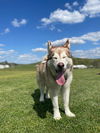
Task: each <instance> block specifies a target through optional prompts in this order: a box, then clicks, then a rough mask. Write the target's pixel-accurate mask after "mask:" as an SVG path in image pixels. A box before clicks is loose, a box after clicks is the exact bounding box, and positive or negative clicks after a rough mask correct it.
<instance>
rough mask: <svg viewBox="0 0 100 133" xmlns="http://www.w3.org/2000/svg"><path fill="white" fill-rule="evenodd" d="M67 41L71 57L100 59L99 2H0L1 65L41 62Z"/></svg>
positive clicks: (69, 0)
mask: <svg viewBox="0 0 100 133" xmlns="http://www.w3.org/2000/svg"><path fill="white" fill-rule="evenodd" d="M67 38H69V39H70V42H71V51H72V55H73V56H75V57H80V58H100V0H81V1H80V0H0V62H2V61H5V60H7V61H9V62H15V63H33V62H37V61H40V60H41V59H42V57H43V56H44V55H45V54H46V42H47V41H48V40H51V41H52V43H53V45H61V44H64V42H65V41H66V40H67Z"/></svg>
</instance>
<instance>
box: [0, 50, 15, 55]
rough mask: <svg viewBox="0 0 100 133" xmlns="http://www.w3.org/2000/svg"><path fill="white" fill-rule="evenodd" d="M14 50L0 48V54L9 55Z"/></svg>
mask: <svg viewBox="0 0 100 133" xmlns="http://www.w3.org/2000/svg"><path fill="white" fill-rule="evenodd" d="M15 52H16V51H15V50H13V49H10V50H0V55H10V54H13V53H15Z"/></svg>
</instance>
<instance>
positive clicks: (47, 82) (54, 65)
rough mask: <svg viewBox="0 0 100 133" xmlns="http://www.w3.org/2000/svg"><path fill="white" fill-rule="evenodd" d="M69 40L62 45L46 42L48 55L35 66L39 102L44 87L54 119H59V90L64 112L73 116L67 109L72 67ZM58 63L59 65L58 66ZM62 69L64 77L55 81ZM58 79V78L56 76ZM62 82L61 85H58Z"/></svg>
mask: <svg viewBox="0 0 100 133" xmlns="http://www.w3.org/2000/svg"><path fill="white" fill-rule="evenodd" d="M69 49H70V43H69V40H67V41H66V43H65V44H64V45H63V46H52V44H51V42H48V55H47V56H46V57H45V58H44V60H43V61H42V62H41V63H40V64H39V65H38V67H37V81H38V85H39V88H40V102H43V101H44V89H45V88H46V98H49V93H50V98H51V100H52V104H53V111H54V119H55V120H59V119H60V118H61V115H60V112H59V105H58V95H59V92H61V94H62V97H63V102H64V109H65V114H66V115H67V116H69V117H75V114H73V113H72V112H71V111H70V109H69V95H70V84H71V82H72V77H73V76H72V68H73V62H72V58H71V54H70V50H69ZM59 63H60V67H59ZM62 64H63V65H62ZM59 71H62V72H63V74H62V76H64V79H65V83H62V82H64V79H61V78H60V80H62V81H61V82H59V81H58V82H57V79H56V78H57V74H58V73H60V72H59ZM58 80H59V78H58ZM59 83H62V85H59Z"/></svg>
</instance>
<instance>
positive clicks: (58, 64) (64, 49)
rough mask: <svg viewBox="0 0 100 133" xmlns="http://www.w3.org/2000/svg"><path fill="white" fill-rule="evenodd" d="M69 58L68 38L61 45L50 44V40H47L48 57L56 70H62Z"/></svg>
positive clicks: (66, 66)
mask: <svg viewBox="0 0 100 133" xmlns="http://www.w3.org/2000/svg"><path fill="white" fill-rule="evenodd" d="M70 58H71V54H70V42H69V40H67V41H66V43H65V44H64V45H62V46H52V44H51V42H48V59H50V63H52V65H53V66H54V68H55V70H56V72H64V71H65V70H66V69H67V68H68V67H69V66H68V64H69V62H70Z"/></svg>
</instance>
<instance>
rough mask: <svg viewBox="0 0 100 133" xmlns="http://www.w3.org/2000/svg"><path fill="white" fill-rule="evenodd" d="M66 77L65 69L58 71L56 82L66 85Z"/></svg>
mask: <svg viewBox="0 0 100 133" xmlns="http://www.w3.org/2000/svg"><path fill="white" fill-rule="evenodd" d="M65 81H66V80H65V77H64V71H58V72H57V76H56V83H57V84H58V85H61V86H62V85H64V84H65Z"/></svg>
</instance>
